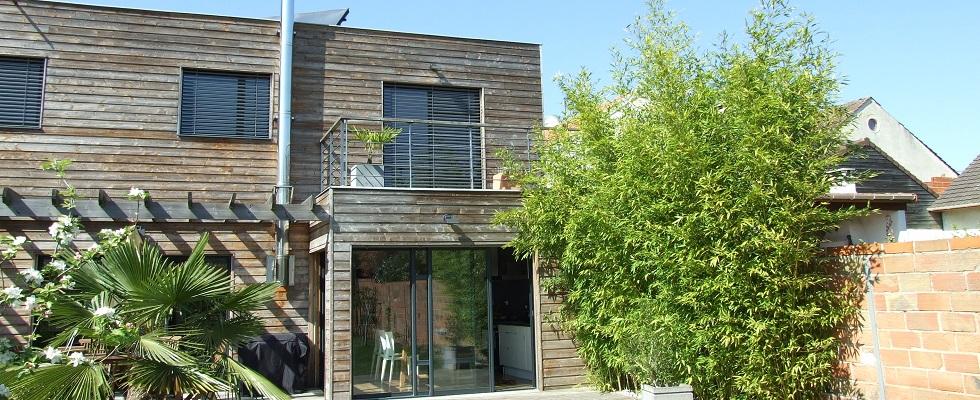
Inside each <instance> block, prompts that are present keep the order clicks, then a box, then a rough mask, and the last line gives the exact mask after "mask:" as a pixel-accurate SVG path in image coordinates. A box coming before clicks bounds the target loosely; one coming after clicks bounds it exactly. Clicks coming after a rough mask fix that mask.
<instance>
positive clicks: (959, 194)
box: [929, 156, 980, 211]
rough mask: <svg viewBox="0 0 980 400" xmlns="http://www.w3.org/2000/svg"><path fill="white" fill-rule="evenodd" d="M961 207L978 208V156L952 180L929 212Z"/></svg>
mask: <svg viewBox="0 0 980 400" xmlns="http://www.w3.org/2000/svg"><path fill="white" fill-rule="evenodd" d="M962 207H980V156H977V158H974V159H973V162H971V163H970V165H969V166H967V167H966V169H965V170H963V173H962V174H960V176H958V177H957V178H956V179H953V183H952V184H951V185H949V189H946V191H945V192H943V194H942V195H941V196H939V200H936V202H935V203H932V207H929V211H941V210H948V209H951V208H962Z"/></svg>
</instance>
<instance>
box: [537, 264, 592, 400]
mask: <svg viewBox="0 0 980 400" xmlns="http://www.w3.org/2000/svg"><path fill="white" fill-rule="evenodd" d="M535 261H536V262H535V263H534V264H535V266H534V267H535V271H534V272H535V276H534V282H535V295H536V296H537V298H536V299H535V300H536V303H537V304H536V306H537V307H538V315H539V318H538V319H537V321H535V322H536V323H537V324H538V326H537V327H536V328H537V329H538V345H539V346H540V350H539V352H540V355H539V357H540V365H539V367H538V373H539V374H540V375H541V382H540V385H541V389H543V390H553V389H566V388H571V387H575V386H578V385H581V384H584V383H585V382H586V379H585V375H586V371H585V364H584V363H583V362H582V359H581V358H579V356H578V353H577V350H576V346H575V342H574V341H573V340H572V337H571V335H569V334H567V333H565V332H562V330H561V329H560V327H559V324H558V312H559V311H560V309H561V303H562V300H563V297H562V296H561V294H557V293H547V292H545V291H543V290H541V281H542V280H545V279H548V278H549V277H551V276H552V275H553V273H554V266H553V263H548V262H543V261H542V260H535Z"/></svg>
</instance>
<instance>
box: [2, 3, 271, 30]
mask: <svg viewBox="0 0 980 400" xmlns="http://www.w3.org/2000/svg"><path fill="white" fill-rule="evenodd" d="M21 1H23V0H21ZM26 2H28V3H41V4H47V5H52V6H69V7H78V8H91V9H97V10H108V11H120V12H130V13H149V14H169V15H176V16H184V17H199V18H223V19H230V20H240V21H250V22H255V23H263V24H273V25H276V26H278V25H279V21H278V20H273V19H268V18H262V17H245V16H239V15H224V14H205V13H195V12H188V11H174V10H160V9H152V8H138V7H122V6H107V5H102V4H91V3H72V2H67V1H58V0H28V1H26Z"/></svg>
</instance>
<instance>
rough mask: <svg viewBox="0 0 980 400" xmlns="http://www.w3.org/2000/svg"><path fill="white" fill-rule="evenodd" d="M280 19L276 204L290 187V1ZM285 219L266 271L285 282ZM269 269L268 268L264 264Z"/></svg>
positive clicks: (285, 198) (284, 2)
mask: <svg viewBox="0 0 980 400" xmlns="http://www.w3.org/2000/svg"><path fill="white" fill-rule="evenodd" d="M280 15H281V17H280V18H279V21H280V24H281V27H280V29H279V153H278V167H279V168H278V175H277V177H276V189H275V191H276V193H275V197H276V204H289V202H290V201H291V198H292V191H293V187H292V186H290V185H289V155H290V140H291V133H292V121H293V110H292V98H293V97H292V96H293V17H294V16H293V0H282V13H281V14H280ZM288 229H289V225H288V222H286V221H284V220H277V221H276V262H275V265H273V266H271V268H272V269H273V270H272V271H266V272H267V275H270V276H271V277H272V278H273V280H275V281H278V282H281V283H283V284H284V285H288V284H289V283H291V282H289V273H288V271H287V269H288V267H289V257H288V250H287V240H288ZM267 268H268V267H267Z"/></svg>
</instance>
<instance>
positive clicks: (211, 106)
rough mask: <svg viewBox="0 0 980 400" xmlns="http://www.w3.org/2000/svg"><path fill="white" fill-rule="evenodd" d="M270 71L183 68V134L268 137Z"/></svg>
mask: <svg viewBox="0 0 980 400" xmlns="http://www.w3.org/2000/svg"><path fill="white" fill-rule="evenodd" d="M270 80H271V78H270V77H269V75H261V74H239V73H227V72H210V71H197V70H184V73H183V76H182V78H181V83H180V85H181V86H180V128H179V129H178V131H179V134H180V135H186V136H221V137H240V138H259V139H267V138H269V121H270V119H271V117H270V114H271V107H270V105H269V99H270V96H271V95H270V93H269V92H270V87H271V83H270Z"/></svg>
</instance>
